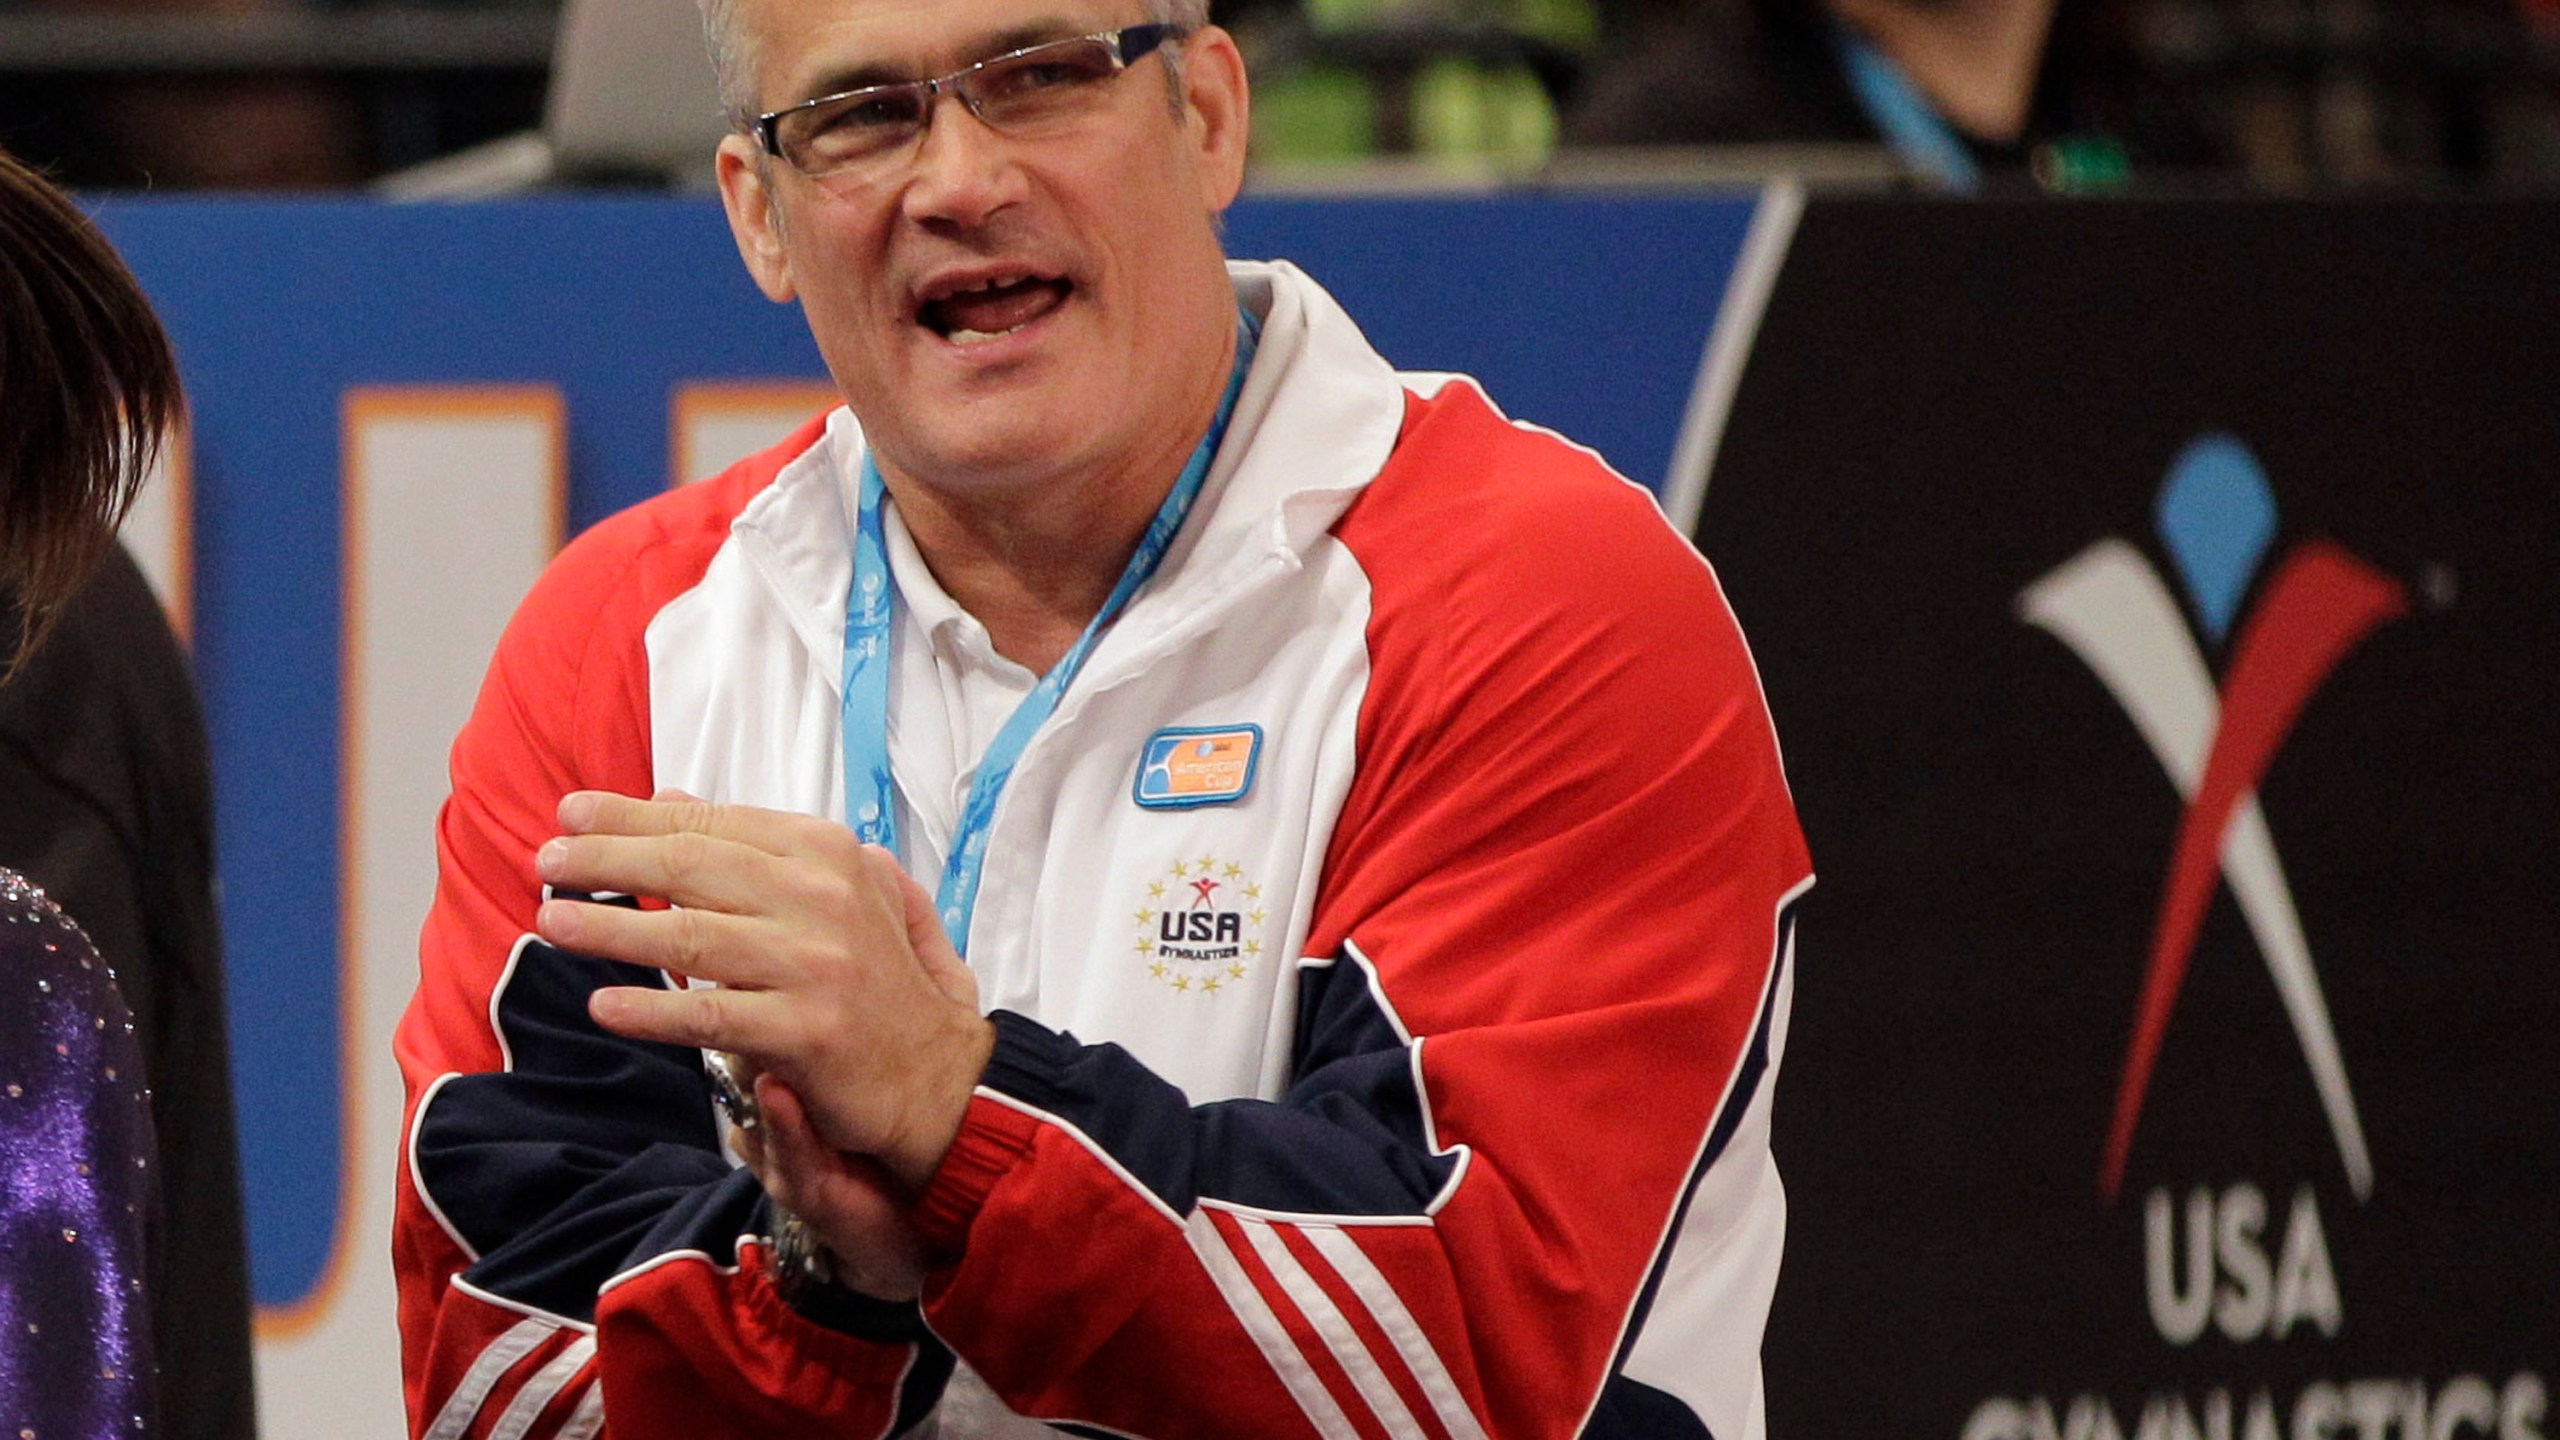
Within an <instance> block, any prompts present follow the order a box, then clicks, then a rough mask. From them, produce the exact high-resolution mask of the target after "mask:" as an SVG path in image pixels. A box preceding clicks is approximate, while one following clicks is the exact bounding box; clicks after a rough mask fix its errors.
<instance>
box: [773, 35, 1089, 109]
mask: <svg viewBox="0 0 2560 1440" xmlns="http://www.w3.org/2000/svg"><path fill="white" fill-rule="evenodd" d="M1083 24H1084V22H1081V21H1075V20H1064V19H1057V20H1040V21H1033V22H1032V23H1030V24H1027V25H1016V26H1013V27H1011V28H1010V29H1005V30H999V31H997V32H996V33H995V34H993V35H991V36H989V37H987V38H986V40H985V41H984V42H983V43H981V44H980V45H979V46H978V47H976V49H975V50H974V52H973V53H974V56H975V59H973V60H972V61H970V62H968V63H971V64H974V63H976V62H977V61H980V60H992V59H994V58H995V57H996V56H998V55H1010V54H1012V53H1013V52H1014V51H1016V50H1027V49H1029V48H1030V47H1032V46H1034V45H1045V44H1048V43H1049V42H1050V41H1052V40H1068V39H1073V38H1074V37H1076V36H1078V35H1089V34H1092V33H1093V32H1092V31H1089V30H1086V29H1084V28H1083ZM921 78H923V77H921V76H918V75H915V74H912V73H910V72H907V71H904V70H901V69H899V68H897V67H896V66H892V65H886V64H882V63H880V62H877V61H874V62H871V63H869V64H864V65H855V66H850V67H847V68H845V69H841V70H830V71H827V72H826V73H825V74H822V75H820V76H819V77H818V78H817V79H816V80H815V81H813V82H811V84H810V86H809V93H808V94H806V95H804V96H802V97H801V100H802V102H804V103H805V102H806V101H809V100H816V99H821V98H823V97H825V96H829V95H842V94H844V93H846V92H847V91H851V90H867V89H869V88H871V87H872V86H874V85H904V84H910V83H912V82H914V81H916V80H918V79H921Z"/></svg>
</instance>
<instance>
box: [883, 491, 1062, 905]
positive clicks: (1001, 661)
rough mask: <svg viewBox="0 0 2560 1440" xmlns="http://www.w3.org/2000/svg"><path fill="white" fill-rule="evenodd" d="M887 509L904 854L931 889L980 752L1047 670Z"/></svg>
mask: <svg viewBox="0 0 2560 1440" xmlns="http://www.w3.org/2000/svg"><path fill="white" fill-rule="evenodd" d="M882 519H883V521H884V524H883V525H882V531H883V535H882V538H883V539H885V540H886V541H887V542H888V550H889V574H890V576H891V577H892V578H893V579H894V580H895V581H896V583H897V586H898V626H897V628H896V630H895V631H894V632H892V634H891V637H890V641H889V646H890V652H889V653H890V667H889V769H890V773H891V774H892V775H894V776H895V777H896V780H897V785H898V801H899V804H900V807H901V808H902V809H903V810H904V812H905V813H903V814H901V815H900V816H899V817H898V834H899V835H900V836H901V837H903V838H902V840H901V841H900V848H901V849H902V850H904V851H905V852H906V853H904V854H902V855H900V856H899V857H898V859H899V861H900V862H901V863H902V864H904V865H905V866H906V868H907V873H908V874H910V875H913V876H914V877H915V878H916V879H917V880H918V881H919V882H921V883H922V884H923V885H924V887H925V888H926V889H928V890H930V889H932V888H933V887H934V886H936V885H938V884H940V883H941V881H942V862H943V859H944V857H945V856H947V855H949V854H950V852H951V836H952V834H953V832H954V831H956V830H957V829H958V828H959V824H960V811H961V807H963V806H964V805H966V804H967V803H968V799H969V786H970V784H971V782H973V781H974V780H976V779H977V775H978V761H979V759H980V758H981V757H983V756H984V755H985V754H986V753H987V746H988V745H989V744H990V743H992V742H993V741H994V740H995V738H996V732H997V731H999V730H1001V729H1003V728H1004V722H1005V721H1006V720H1008V719H1011V718H1012V716H1013V712H1014V710H1015V709H1016V708H1017V707H1019V706H1020V705H1021V704H1022V700H1023V697H1024V696H1026V695H1029V694H1030V693H1031V687H1032V686H1034V685H1036V684H1038V683H1039V681H1040V677H1039V676H1037V675H1034V674H1032V673H1031V671H1030V670H1029V669H1028V668H1027V667H1025V666H1022V665H1017V664H1015V663H1014V662H1013V661H1011V660H1008V659H1006V658H1005V657H1003V656H1002V655H999V654H997V653H996V649H995V644H994V642H993V640H992V639H990V638H989V636H988V634H987V627H986V626H984V625H982V624H980V623H978V618H977V617H976V616H974V615H971V614H970V613H969V612H968V611H966V610H964V609H962V608H960V602H959V601H957V600H954V599H952V598H951V595H950V592H948V591H946V590H944V589H943V588H942V583H941V582H940V581H938V580H936V579H934V578H933V569H932V567H930V566H928V565H927V564H925V560H924V553H923V552H922V551H920V550H918V549H917V548H916V542H915V537H914V536H913V535H911V534H909V533H908V532H907V527H906V522H905V521H903V520H902V519H900V518H899V515H898V507H897V505H896V504H895V503H889V504H886V505H885V506H884V507H883V514H882Z"/></svg>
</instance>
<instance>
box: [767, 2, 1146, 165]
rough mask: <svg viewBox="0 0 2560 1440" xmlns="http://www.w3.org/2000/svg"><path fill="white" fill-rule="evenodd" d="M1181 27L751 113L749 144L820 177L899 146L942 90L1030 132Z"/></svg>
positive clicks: (1032, 51) (1115, 33) (1005, 57)
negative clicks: (765, 112) (753, 118)
mask: <svg viewBox="0 0 2560 1440" xmlns="http://www.w3.org/2000/svg"><path fill="white" fill-rule="evenodd" d="M1185 33H1187V32H1186V31H1185V30H1184V29H1183V27H1181V26H1179V25H1130V26H1127V27H1124V28H1122V29H1118V30H1105V31H1103V32H1101V33H1100V34H1097V35H1078V36H1075V37H1074V38H1072V39H1067V40H1051V41H1048V42H1046V43H1043V44H1039V45H1031V46H1026V47H1024V48H1023V49H1020V50H1011V51H1007V52H1006V53H1004V54H1002V55H997V56H992V57H990V58H988V59H985V60H981V61H979V62H978V63H977V64H975V65H969V66H964V67H962V68H961V69H958V70H954V71H952V72H951V73H950V74H948V75H942V76H937V77H935V78H934V79H931V80H903V81H899V82H898V83H896V84H892V85H866V86H864V87H863V88H861V89H859V90H846V91H843V92H841V93H838V94H834V95H821V96H819V97H818V98H817V99H815V100H803V101H801V102H800V103H799V104H797V105H791V106H786V107H784V108H783V109H780V110H776V111H774V112H773V113H771V114H769V115H759V116H757V117H756V124H755V135H756V140H757V143H759V144H761V145H763V146H764V150H765V153H766V154H768V155H774V156H778V157H780V158H781V159H782V160H784V161H785V162H787V163H788V164H789V165H790V166H791V168H792V169H794V170H797V171H799V172H800V173H801V174H803V175H806V176H808V177H809V178H810V179H812V180H819V179H824V178H826V177H827V176H830V175H839V174H842V173H844V172H845V171H848V170H854V169H858V168H861V167H864V166H869V165H874V164H877V163H878V162H880V161H881V160H883V159H885V158H886V157H888V156H890V155H893V154H896V153H898V152H900V151H902V150H904V149H905V148H906V147H907V146H908V145H909V144H910V143H911V142H913V141H914V140H915V139H916V138H917V137H918V136H920V135H922V134H924V132H925V127H926V126H928V125H931V124H932V123H933V112H934V106H935V101H936V99H937V97H939V96H940V95H941V94H942V93H943V92H945V91H949V92H950V93H951V94H954V95H957V96H959V97H960V103H961V104H963V105H966V106H968V107H969V113H970V114H972V115H975V116H977V117H978V119H979V120H981V121H983V122H985V124H986V125H987V126H988V127H989V128H991V129H994V130H997V131H1000V132H1002V133H1004V134H1007V135H1015V136H1026V137H1036V136H1038V135H1040V134H1043V133H1048V132H1053V131H1057V130H1062V129H1065V128H1067V127H1069V126H1072V125H1073V124H1075V123H1076V122H1077V121H1079V120H1082V119H1084V118H1085V117H1086V116H1087V115H1089V114H1090V113H1091V112H1092V110H1093V108H1094V105H1095V104H1096V102H1097V101H1098V100H1099V99H1100V98H1101V94H1102V87H1103V85H1104V84H1105V82H1107V81H1109V80H1111V79H1113V78H1114V77H1116V76H1117V75H1119V73H1120V72H1121V71H1123V70H1126V69H1128V68H1129V67H1130V66H1132V65H1135V64H1137V63H1138V62H1139V61H1141V60H1143V59H1145V58H1146V57H1147V56H1148V55H1150V54H1152V53H1154V52H1155V51H1156V50H1157V49H1159V48H1161V47H1162V46H1164V45H1166V44H1168V43H1170V42H1172V41H1175V40H1179V39H1181V38H1182V37H1183V35H1184V34H1185Z"/></svg>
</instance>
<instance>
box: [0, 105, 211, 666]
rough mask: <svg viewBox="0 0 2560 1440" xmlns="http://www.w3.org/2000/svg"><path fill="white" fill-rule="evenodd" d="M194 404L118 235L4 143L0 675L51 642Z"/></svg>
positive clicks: (0, 185) (0, 168)
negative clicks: (111, 238)
mask: <svg viewBox="0 0 2560 1440" xmlns="http://www.w3.org/2000/svg"><path fill="white" fill-rule="evenodd" d="M184 409H185V401H184V399H183V398H182V396H181V394H180V391H179V388H178V364H177V360H176V359H175V357H173V356H172V355H171V354H170V351H169V337H168V336H167V334H166V333H164V332H163V331H162V330H161V328H160V321H159V319H158V317H156V316H154V315H153V314H152V313H151V305H150V302H148V301H146V300H145V299H143V296H142V287H141V286H140V285H139V284H136V283H135V281H134V278H133V272H132V271H130V270H128V269H126V268H125V264H124V261H123V260H122V259H120V258H119V257H118V256H117V255H116V252H115V250H114V248H113V247H112V246H110V245H108V244H107V240H106V237H105V236H103V235H101V234H99V233H98V228H97V227H96V226H95V225H92V224H90V223H89V220H88V217H87V216H85V215H82V214H81V213H80V211H79V210H78V208H76V207H75V206H73V205H72V203H71V201H70V199H69V198H68V197H66V196H65V195H64V194H63V193H62V192H61V191H60V190H57V189H55V188H54V187H53V186H52V185H51V184H50V183H48V182H47V181H46V180H45V179H44V177H42V176H40V175H38V174H36V173H35V172H34V171H33V170H30V169H28V168H27V167H26V166H25V165H23V164H21V163H19V162H18V160H16V159H15V158H14V157H12V156H11V155H10V154H9V153H8V152H7V151H6V150H0V593H6V594H7V595H9V596H11V597H12V598H13V599H14V601H15V609H16V612H17V615H16V619H17V626H16V630H17V633H16V634H15V635H14V636H12V635H8V634H7V633H6V626H5V622H0V673H5V671H6V670H10V669H15V668H16V665H17V662H18V660H19V659H20V658H22V657H23V656H24V655H25V654H26V653H27V651H28V650H30V649H32V648H34V646H35V644H36V642H37V641H39V640H41V639H42V638H43V637H44V633H45V631H46V630H47V629H49V628H50V627H51V626H52V624H53V621H54V617H55V616H56V615H58V614H59V613H60V612H61V609H62V606H63V604H64V602H66V601H68V600H69V599H70V598H71V596H72V594H73V593H74V592H75V591H77V590H78V589H79V588H80V584H81V582H82V581H83V580H84V579H86V578H87V576H88V573H89V567H90V566H91V565H93V564H95V563H96V561H97V559H98V556H99V554H100V553H101V552H103V551H104V550H105V549H106V547H107V544H108V541H109V538H110V537H111V536H112V535H113V533H114V531H115V527H116V524H117V522H118V521H121V520H122V519H123V518H124V513H125V511H126V509H127V508H129V507H130V506H131V505H132V504H133V495H134V491H135V490H136V489H138V488H139V487H140V486H141V484H142V477H143V475H144V473H145V472H146V471H148V470H149V469H150V468H151V461H152V458H153V456H154V455H155V454H156V453H157V452H158V450H159V447H160V441H161V437H162V436H163V435H164V434H165V433H166V432H167V431H168V430H169V428H170V427H171V426H172V425H174V424H175V423H176V422H177V420H178V418H179V416H180V415H181V414H182V413H183V411H184Z"/></svg>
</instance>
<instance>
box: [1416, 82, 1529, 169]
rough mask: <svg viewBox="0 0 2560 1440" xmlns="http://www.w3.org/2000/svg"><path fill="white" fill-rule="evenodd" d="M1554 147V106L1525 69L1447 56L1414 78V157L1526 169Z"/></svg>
mask: <svg viewBox="0 0 2560 1440" xmlns="http://www.w3.org/2000/svg"><path fill="white" fill-rule="evenodd" d="M1555 144H1556V113H1555V106H1554V104H1553V102H1551V101H1549V100H1548V98H1547V91H1546V87H1545V86H1543V85H1541V84H1539V83H1538V77H1537V76H1536V75H1535V74H1534V73H1532V72H1531V71H1530V70H1529V68H1528V67H1527V66H1525V65H1505V66H1501V67H1498V68H1495V69H1490V70H1488V69H1487V68H1485V67H1484V66H1481V65H1478V64H1476V63H1475V62H1474V61H1472V60H1462V59H1457V58H1454V57H1448V58H1443V59H1439V60H1434V61H1432V62H1431V63H1430V64H1428V65H1425V66H1423V67H1422V69H1421V70H1420V71H1418V72H1417V73H1416V74H1415V75H1414V77H1413V148H1414V149H1415V151H1417V152H1418V153H1421V154H1425V155H1436V156H1440V157H1443V158H1448V159H1470V160H1477V159H1481V160H1493V161H1497V162H1500V163H1502V164H1505V165H1519V166H1529V165H1535V164H1537V163H1538V162H1540V161H1542V160H1544V159H1546V158H1547V156H1548V154H1549V153H1550V152H1552V151H1553V150H1554V149H1555Z"/></svg>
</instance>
